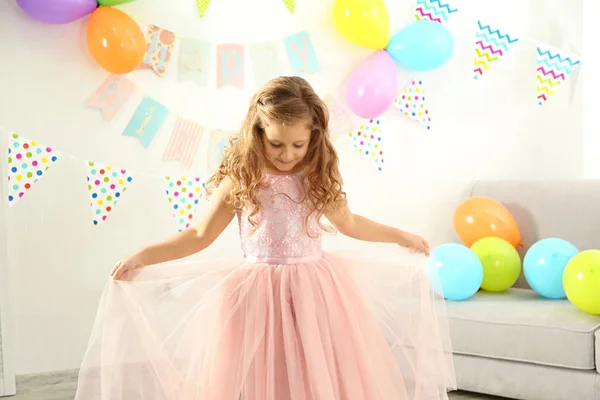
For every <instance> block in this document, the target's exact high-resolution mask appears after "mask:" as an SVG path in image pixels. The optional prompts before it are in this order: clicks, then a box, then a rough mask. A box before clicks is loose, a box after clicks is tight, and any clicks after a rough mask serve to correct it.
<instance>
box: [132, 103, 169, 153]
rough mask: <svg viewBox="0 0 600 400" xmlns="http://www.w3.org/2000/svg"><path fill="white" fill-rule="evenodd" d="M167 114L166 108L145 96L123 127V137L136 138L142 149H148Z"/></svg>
mask: <svg viewBox="0 0 600 400" xmlns="http://www.w3.org/2000/svg"><path fill="white" fill-rule="evenodd" d="M168 113H169V110H168V109H167V107H165V106H163V105H162V104H160V103H159V102H157V101H156V100H154V99H152V98H150V97H148V96H145V97H144V98H143V99H142V101H141V102H140V105H139V106H138V108H137V109H136V110H135V113H134V114H133V116H132V117H131V120H129V123H128V124H127V126H126V127H125V130H124V131H123V136H131V137H136V138H138V139H139V141H140V143H141V144H142V146H144V148H148V146H150V143H152V139H154V136H156V133H157V132H158V130H159V129H160V127H161V125H162V124H163V122H164V121H165V118H167V114H168Z"/></svg>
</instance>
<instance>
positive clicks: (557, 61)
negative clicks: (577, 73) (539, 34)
mask: <svg viewBox="0 0 600 400" xmlns="http://www.w3.org/2000/svg"><path fill="white" fill-rule="evenodd" d="M579 64H580V60H579V59H577V58H575V57H573V58H571V57H569V56H567V55H566V54H564V53H563V54H561V52H560V50H557V49H554V48H552V47H550V46H544V45H540V46H537V47H536V60H535V66H536V68H537V74H536V75H537V101H538V106H542V105H544V104H545V103H546V101H547V100H548V98H549V97H550V96H551V95H553V94H554V93H555V92H556V90H557V89H558V87H559V86H560V84H561V83H562V82H563V81H566V80H567V77H568V76H569V75H571V73H572V72H573V71H574V70H575V68H576V67H577V66H578V65H579Z"/></svg>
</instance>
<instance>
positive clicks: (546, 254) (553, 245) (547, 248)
mask: <svg viewBox="0 0 600 400" xmlns="http://www.w3.org/2000/svg"><path fill="white" fill-rule="evenodd" d="M577 253H579V250H578V249H577V247H575V246H574V245H573V244H572V243H570V242H568V241H566V240H564V239H559V238H546V239H542V240H540V241H538V242H536V243H535V244H534V245H533V246H531V247H530V248H529V250H527V254H525V258H524V259H523V275H525V279H526V280H527V283H528V284H529V286H531V288H532V289H533V290H535V291H536V292H537V293H538V294H539V295H540V296H543V297H546V298H549V299H564V298H565V297H566V294H565V290H564V288H563V273H564V271H565V268H566V266H567V264H568V262H569V261H570V260H571V259H572V258H573V257H574V256H575V255H577Z"/></svg>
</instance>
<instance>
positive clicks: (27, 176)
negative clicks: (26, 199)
mask: <svg viewBox="0 0 600 400" xmlns="http://www.w3.org/2000/svg"><path fill="white" fill-rule="evenodd" d="M58 157H59V155H58V153H57V152H56V151H55V150H53V149H52V148H51V147H47V146H42V145H40V144H38V143H37V142H35V141H33V140H27V139H25V138H24V137H22V136H19V135H18V134H16V133H11V134H10V135H9V136H8V204H9V205H10V206H13V205H14V204H15V203H16V202H17V201H18V200H19V199H20V198H21V197H23V196H24V195H25V193H27V191H29V190H30V189H31V188H32V186H33V185H34V184H35V183H36V182H37V181H38V180H40V178H42V176H44V173H45V172H46V170H48V168H50V166H51V165H53V164H54V163H55V162H56V161H57V160H58Z"/></svg>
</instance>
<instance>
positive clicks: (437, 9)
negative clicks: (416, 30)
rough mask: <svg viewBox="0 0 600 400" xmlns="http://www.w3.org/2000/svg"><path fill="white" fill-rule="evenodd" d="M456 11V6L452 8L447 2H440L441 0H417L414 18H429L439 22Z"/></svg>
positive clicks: (420, 19) (419, 19)
mask: <svg viewBox="0 0 600 400" xmlns="http://www.w3.org/2000/svg"><path fill="white" fill-rule="evenodd" d="M457 11H458V8H454V9H452V8H450V5H449V4H448V3H442V2H441V0H417V7H416V8H415V18H416V20H417V21H422V20H430V21H436V22H440V23H441V22H443V21H446V20H447V19H448V17H449V16H450V14H452V13H455V12H457Z"/></svg>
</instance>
